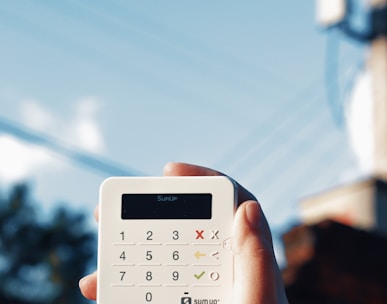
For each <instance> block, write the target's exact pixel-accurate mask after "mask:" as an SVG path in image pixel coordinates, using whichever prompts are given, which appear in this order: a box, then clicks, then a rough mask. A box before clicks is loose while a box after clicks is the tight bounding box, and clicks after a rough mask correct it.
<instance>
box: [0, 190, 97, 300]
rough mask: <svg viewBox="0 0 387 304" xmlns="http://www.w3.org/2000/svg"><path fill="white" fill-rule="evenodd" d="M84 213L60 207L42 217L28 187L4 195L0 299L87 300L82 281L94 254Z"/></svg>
mask: <svg viewBox="0 0 387 304" xmlns="http://www.w3.org/2000/svg"><path fill="white" fill-rule="evenodd" d="M94 252H95V235H94V233H91V232H90V231H89V230H88V228H87V225H86V222H85V216H84V214H82V213H76V212H74V211H71V210H69V209H67V208H58V209H56V210H55V211H54V214H53V216H52V217H51V218H50V219H48V220H47V219H46V220H44V221H43V220H42V219H41V218H40V217H39V214H38V210H37V208H36V207H35V205H34V204H33V203H32V202H31V198H30V196H29V191H28V187H27V186H25V185H20V186H15V187H14V188H13V189H12V191H11V192H10V194H9V196H8V197H7V198H2V197H0V303H1V304H11V303H12V304H19V303H20V304H38V303H39V304H53V303H55V304H62V303H63V304H69V303H71V304H79V303H88V302H87V301H86V300H84V299H83V298H82V296H81V294H80V292H79V289H78V281H79V279H80V278H81V277H82V276H83V275H84V274H85V272H86V271H87V270H88V268H89V266H90V262H91V261H92V260H93V259H94Z"/></svg>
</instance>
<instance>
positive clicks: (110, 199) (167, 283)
mask: <svg viewBox="0 0 387 304" xmlns="http://www.w3.org/2000/svg"><path fill="white" fill-rule="evenodd" d="M235 192H236V191H235V188H234V183H233V182H232V181H231V180H230V179H228V178H227V177H223V176H209V177H198V176H195V177H111V178H108V179H107V180H105V181H104V182H103V183H102V185H101V188H100V200H99V236H98V283H97V303H99V304H112V303H114V304H128V303H133V304H231V303H232V289H233V256H232V252H231V248H230V243H231V239H230V238H231V230H232V221H233V217H234V211H235V208H236V204H235V201H236V200H235V196H236V193H235Z"/></svg>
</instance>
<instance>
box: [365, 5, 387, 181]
mask: <svg viewBox="0 0 387 304" xmlns="http://www.w3.org/2000/svg"><path fill="white" fill-rule="evenodd" d="M370 5H371V9H372V13H371V14H372V15H371V20H372V21H371V22H372V32H373V35H372V40H371V41H370V44H371V46H370V54H369V58H368V64H367V66H368V69H369V71H370V73H371V81H372V82H371V83H372V97H373V100H372V102H373V107H372V108H373V120H372V121H373V126H372V129H373V136H374V138H373V139H374V140H373V142H374V149H373V151H374V156H373V173H374V174H375V175H376V176H380V177H384V178H386V177H387V0H372V1H371V2H370Z"/></svg>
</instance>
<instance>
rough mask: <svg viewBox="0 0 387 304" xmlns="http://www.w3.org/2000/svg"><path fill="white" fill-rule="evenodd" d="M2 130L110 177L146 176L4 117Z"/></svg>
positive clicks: (0, 119)
mask: <svg viewBox="0 0 387 304" xmlns="http://www.w3.org/2000/svg"><path fill="white" fill-rule="evenodd" d="M0 130H1V131H3V132H5V133H8V134H11V135H13V136H15V137H17V138H19V139H21V140H23V141H25V142H28V143H31V144H33V145H37V146H41V147H44V148H46V149H48V150H50V151H53V152H55V153H57V154H59V155H61V156H64V157H65V158H67V159H68V160H70V161H72V162H74V163H76V164H80V165H82V166H85V167H86V168H88V169H92V170H94V171H99V172H100V173H103V174H107V175H109V176H137V175H144V174H143V173H142V172H140V171H138V170H135V169H131V168H127V167H125V166H123V165H120V164H117V163H113V162H112V161H110V160H108V159H103V158H101V157H100V156H97V155H91V154H89V153H86V152H82V151H79V150H77V149H76V148H74V147H70V146H68V145H65V144H63V143H61V142H59V141H57V140H56V139H54V138H51V137H49V136H48V135H46V134H42V133H38V132H36V131H31V130H27V129H26V128H24V127H22V126H20V125H18V124H16V123H14V122H11V121H9V120H7V119H5V118H3V117H0Z"/></svg>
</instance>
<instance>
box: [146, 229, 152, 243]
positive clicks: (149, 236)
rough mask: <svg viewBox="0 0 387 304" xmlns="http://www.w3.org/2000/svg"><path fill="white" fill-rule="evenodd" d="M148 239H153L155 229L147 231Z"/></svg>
mask: <svg viewBox="0 0 387 304" xmlns="http://www.w3.org/2000/svg"><path fill="white" fill-rule="evenodd" d="M146 240H147V241H153V231H147V232H146Z"/></svg>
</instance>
